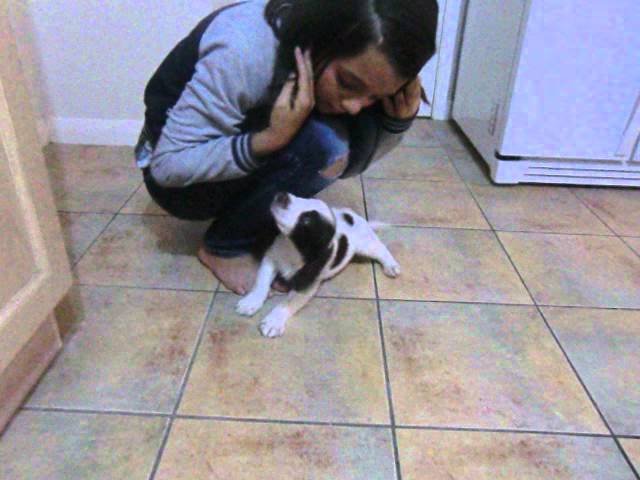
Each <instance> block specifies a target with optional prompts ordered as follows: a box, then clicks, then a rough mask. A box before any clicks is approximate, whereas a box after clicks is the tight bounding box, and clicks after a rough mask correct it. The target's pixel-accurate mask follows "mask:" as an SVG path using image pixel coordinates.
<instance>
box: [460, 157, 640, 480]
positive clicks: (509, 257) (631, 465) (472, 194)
mask: <svg viewBox="0 0 640 480" xmlns="http://www.w3.org/2000/svg"><path fill="white" fill-rule="evenodd" d="M454 168H455V165H454ZM465 186H466V187H467V190H468V191H469V194H470V195H471V196H472V197H473V200H474V201H475V202H476V205H477V206H478V208H480V211H482V214H483V215H484V217H485V219H486V220H487V222H488V223H489V225H490V226H491V229H492V230H493V233H494V235H495V237H496V239H497V241H498V243H499V244H500V247H501V248H502V250H503V252H504V254H505V255H506V256H507V258H508V259H509V262H510V263H511V267H512V268H513V269H514V271H515V272H516V274H517V275H518V278H520V281H521V282H522V285H523V286H524V288H525V289H526V291H527V293H528V295H529V297H530V298H531V301H532V302H533V304H534V305H535V307H536V309H537V311H538V314H539V315H540V317H541V318H542V321H543V322H544V324H545V325H546V327H547V330H548V331H549V333H550V334H551V336H552V337H553V339H554V340H555V342H556V345H557V346H558V348H559V349H560V351H561V352H562V355H564V358H565V360H566V362H567V363H568V364H569V366H570V367H571V370H572V371H573V374H574V375H575V377H576V378H577V379H578V382H580V385H581V386H582V388H583V390H584V392H585V393H586V395H587V397H588V398H589V400H590V401H591V404H592V406H593V408H595V410H596V412H597V413H598V415H599V416H600V419H601V420H602V422H603V423H604V425H605V427H606V428H607V430H608V431H609V433H610V434H611V437H613V440H614V442H615V443H616V445H617V446H618V449H619V450H620V453H621V454H622V456H623V457H624V459H625V461H626V462H627V465H628V466H629V468H630V469H631V471H632V472H633V474H634V475H635V477H636V479H637V480H640V476H638V472H637V471H636V469H635V467H634V466H633V463H632V462H631V460H630V459H629V457H628V456H627V454H626V452H625V451H624V449H623V448H622V445H621V444H620V441H619V440H618V438H617V437H616V435H615V433H614V431H613V429H612V428H611V426H610V425H609V422H607V419H606V418H605V416H604V415H603V413H602V411H601V410H600V407H599V406H598V404H597V402H596V401H595V399H594V398H593V396H592V395H591V392H590V391H589V389H588V388H587V386H586V384H585V383H584V382H583V380H582V377H581V376H580V374H579V373H578V370H577V369H576V368H575V366H574V365H573V362H572V361H571V359H570V358H569V355H568V354H567V352H566V351H565V349H564V347H563V346H562V343H561V342H560V339H559V338H558V337H557V336H556V333H555V332H554V330H553V328H551V325H550V324H549V322H548V321H547V318H546V317H545V316H544V313H543V312H542V309H541V308H540V305H538V304H537V302H536V300H535V298H534V297H533V294H532V293H531V291H530V290H529V286H528V285H527V284H526V282H525V281H524V278H522V275H521V273H520V271H519V270H518V268H517V267H516V265H515V263H514V261H513V259H512V258H511V255H509V252H508V250H507V248H506V247H505V246H504V244H503V243H502V240H501V239H500V236H499V235H498V234H497V232H496V231H495V229H494V227H493V225H492V224H491V222H489V219H488V218H487V216H486V214H485V212H484V210H482V207H481V206H480V203H479V202H478V199H477V198H476V197H475V195H474V193H473V190H472V189H471V188H470V187H469V185H467V183H466V182H465ZM598 219H600V217H598ZM603 223H604V222H603ZM605 225H606V226H607V228H609V229H610V227H609V226H608V225H607V224H606V223H605ZM614 233H615V232H614Z"/></svg>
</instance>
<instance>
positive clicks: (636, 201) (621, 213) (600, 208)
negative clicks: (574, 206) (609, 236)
mask: <svg viewBox="0 0 640 480" xmlns="http://www.w3.org/2000/svg"><path fill="white" fill-rule="evenodd" d="M576 193H577V194H578V196H579V197H580V198H581V199H582V200H583V201H584V202H585V203H586V204H587V205H588V206H589V207H590V208H591V209H593V211H594V212H595V213H596V214H597V215H598V216H599V217H600V218H601V219H602V220H603V221H604V222H605V223H606V224H607V225H609V226H610V227H611V228H612V229H613V231H614V232H616V233H617V234H618V235H630V236H640V190H638V189H637V188H624V189H623V188H580V189H576Z"/></svg>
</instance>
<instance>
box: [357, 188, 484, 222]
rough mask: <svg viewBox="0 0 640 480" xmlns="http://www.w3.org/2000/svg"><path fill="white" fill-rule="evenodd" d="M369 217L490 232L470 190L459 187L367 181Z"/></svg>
mask: <svg viewBox="0 0 640 480" xmlns="http://www.w3.org/2000/svg"><path fill="white" fill-rule="evenodd" d="M365 192H366V197H367V209H368V212H369V217H370V218H372V219H375V220H380V221H384V222H387V223H391V224H394V225H409V226H428V227H449V228H474V229H487V230H488V229H490V227H489V224H488V223H487V221H486V220H485V219H484V216H483V215H482V212H481V211H480V209H479V208H478V206H477V205H476V202H475V201H474V199H473V197H472V196H471V194H470V193H469V191H468V190H467V187H466V186H465V185H463V184H458V183H442V182H416V181H409V180H387V179H385V180H381V179H375V178H368V179H366V180H365Z"/></svg>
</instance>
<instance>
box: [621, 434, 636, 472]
mask: <svg viewBox="0 0 640 480" xmlns="http://www.w3.org/2000/svg"><path fill="white" fill-rule="evenodd" d="M620 443H621V444H622V448H624V451H625V452H627V456H628V457H629V460H631V463H633V466H634V467H635V469H636V471H640V439H629V438H621V439H620Z"/></svg>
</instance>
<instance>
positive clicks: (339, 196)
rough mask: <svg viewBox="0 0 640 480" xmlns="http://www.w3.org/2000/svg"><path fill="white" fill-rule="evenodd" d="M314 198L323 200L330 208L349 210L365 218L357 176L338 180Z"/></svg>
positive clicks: (360, 185) (360, 186) (360, 187)
mask: <svg viewBox="0 0 640 480" xmlns="http://www.w3.org/2000/svg"><path fill="white" fill-rule="evenodd" d="M316 198H319V199H320V200H324V201H325V202H327V203H328V204H329V205H330V206H331V207H346V208H350V209H352V210H353V211H354V212H356V213H357V214H358V215H360V216H361V217H365V212H364V198H363V196H362V184H361V183H360V177H359V176H356V177H351V178H345V179H344V180H338V181H337V182H335V183H334V184H333V185H331V186H330V187H329V188H327V189H326V190H323V191H322V192H320V193H319V194H318V195H316Z"/></svg>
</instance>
